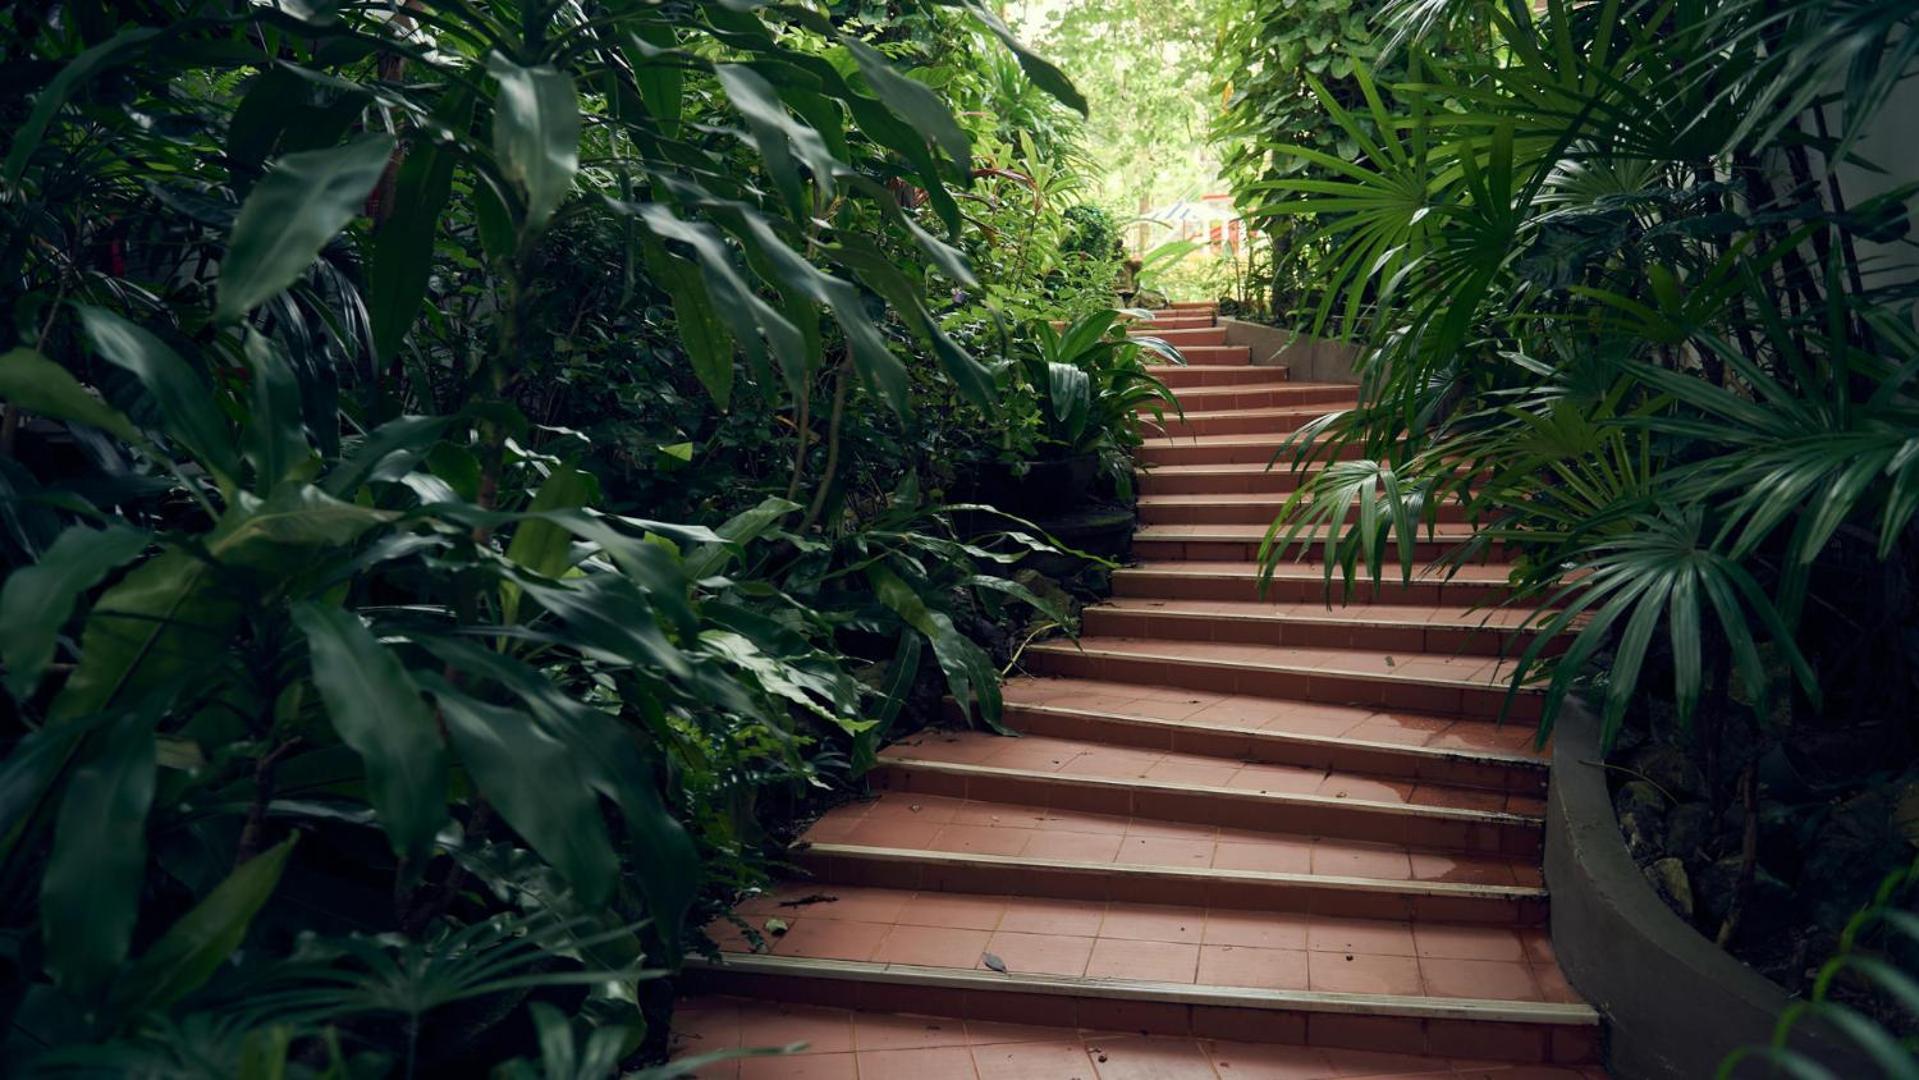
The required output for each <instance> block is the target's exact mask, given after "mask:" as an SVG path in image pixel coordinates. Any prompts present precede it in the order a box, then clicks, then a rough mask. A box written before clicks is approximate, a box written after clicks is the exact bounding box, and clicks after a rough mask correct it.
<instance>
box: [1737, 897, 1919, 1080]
mask: <svg viewBox="0 0 1919 1080" xmlns="http://www.w3.org/2000/svg"><path fill="white" fill-rule="evenodd" d="M1915 880H1919V863H1915V864H1913V865H1912V866H1909V867H1907V868H1906V869H1904V870H1900V871H1895V872H1894V873H1892V874H1889V875H1887V876H1886V879H1885V880H1884V881H1882V882H1880V883H1879V889H1878V891H1877V892H1876V893H1875V894H1874V896H1873V898H1872V901H1871V902H1870V903H1868V904H1867V905H1866V906H1865V907H1862V908H1860V909H1859V910H1858V911H1857V912H1855V913H1854V914H1853V916H1852V918H1851V919H1849V920H1847V922H1846V929H1845V931H1844V933H1843V934H1841V935H1840V940H1839V949H1838V951H1837V952H1835V953H1834V954H1833V955H1832V957H1831V958H1830V959H1828V960H1827V961H1826V962H1825V963H1824V964H1822V965H1820V967H1819V974H1818V976H1817V977H1816V978H1815V979H1814V980H1813V984H1812V992H1811V993H1809V994H1807V995H1806V997H1805V998H1804V999H1803V1000H1800V1001H1795V1002H1793V1003H1791V1004H1790V1005H1787V1006H1786V1009H1785V1011H1784V1012H1782V1013H1780V1014H1779V1020H1778V1022H1777V1023H1776V1024H1775V1025H1774V1028H1773V1037H1772V1042H1770V1043H1769V1044H1767V1045H1765V1046H1742V1047H1740V1048H1739V1049H1737V1050H1735V1051H1733V1052H1732V1053H1730V1054H1728V1055H1726V1059H1725V1060H1724V1061H1722V1062H1721V1063H1720V1065H1719V1073H1718V1075H1719V1077H1720V1080H1729V1078H1731V1077H1734V1076H1742V1075H1750V1074H1751V1072H1752V1070H1750V1069H1742V1068H1741V1066H1742V1065H1744V1064H1745V1063H1746V1062H1749V1061H1758V1062H1764V1063H1766V1064H1768V1065H1770V1066H1771V1067H1772V1068H1771V1070H1770V1071H1771V1072H1772V1073H1773V1074H1775V1075H1777V1074H1782V1073H1783V1074H1784V1075H1787V1076H1793V1077H1803V1078H1806V1080H1826V1078H1829V1077H1834V1076H1836V1075H1838V1074H1836V1073H1834V1072H1833V1071H1832V1070H1831V1069H1829V1068H1827V1067H1826V1064H1824V1063H1822V1062H1821V1061H1820V1060H1819V1055H1818V1053H1817V1052H1816V1051H1813V1050H1811V1049H1809V1048H1807V1047H1804V1046H1795V1045H1794V1044H1793V1038H1794V1033H1795V1032H1796V1031H1802V1030H1804V1029H1805V1027H1806V1026H1807V1025H1809V1024H1820V1025H1822V1026H1823V1027H1824V1028H1825V1029H1826V1030H1828V1031H1832V1032H1837V1033H1838V1034H1839V1035H1840V1036H1841V1037H1843V1038H1844V1039H1845V1041H1846V1042H1849V1043H1851V1044H1852V1045H1853V1046H1855V1047H1856V1048H1858V1049H1859V1050H1860V1051H1862V1052H1863V1053H1864V1054H1865V1055H1866V1056H1867V1057H1869V1058H1870V1059H1871V1060H1872V1063H1873V1064H1874V1065H1876V1066H1878V1067H1879V1068H1880V1069H1881V1070H1882V1072H1883V1073H1884V1075H1886V1076H1888V1077H1896V1078H1903V1077H1910V1076H1919V1052H1915V1048H1914V1043H1913V1039H1912V1037H1911V1036H1910V1035H1907V1036H1905V1037H1901V1036H1900V1035H1899V1034H1898V1033H1897V1031H1896V1030H1895V1028H1894V1027H1889V1026H1887V1025H1885V1024H1882V1023H1881V1022H1880V1021H1879V1020H1877V1019H1875V1018H1874V1017H1873V1016H1871V1015H1869V1014H1867V1013H1865V1012H1862V1011H1861V1010H1860V1008H1859V1007H1858V1006H1859V1004H1861V1002H1862V1001H1870V1000H1871V998H1872V997H1873V996H1875V995H1876V996H1878V997H1879V998H1880V999H1881V1000H1884V1001H1889V1002H1892V1003H1893V1006H1892V1010H1893V1011H1896V1012H1900V1013H1903V1014H1904V1015H1905V1018H1906V1021H1907V1023H1908V1024H1909V1023H1910V1022H1911V1021H1915V1020H1919V982H1915V981H1914V980H1913V977H1912V974H1911V970H1912V961H1911V958H1912V956H1913V951H1914V949H1915V947H1919V917H1916V916H1915V915H1914V914H1913V912H1912V911H1911V899H1912V889H1913V883H1914V882H1915ZM1875 945H1876V946H1878V947H1877V948H1874V947H1873V946H1875ZM1842 998H1851V999H1852V1003H1851V1004H1848V1002H1847V1001H1846V1000H1843V999H1842Z"/></svg>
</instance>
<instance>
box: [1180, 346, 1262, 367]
mask: <svg viewBox="0 0 1919 1080" xmlns="http://www.w3.org/2000/svg"><path fill="white" fill-rule="evenodd" d="M1179 355H1180V356H1181V357H1184V358H1185V360H1186V362H1187V363H1189V364H1241V365H1249V364H1251V363H1252V362H1253V350H1251V349H1249V348H1247V347H1246V346H1244V345H1181V346H1180V347H1179Z"/></svg>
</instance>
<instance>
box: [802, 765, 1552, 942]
mask: <svg viewBox="0 0 1919 1080" xmlns="http://www.w3.org/2000/svg"><path fill="white" fill-rule="evenodd" d="M907 797H908V798H911V797H913V796H910V795H909V796H907ZM1068 838H1071V839H1076V840H1079V841H1082V842H1083V846H1085V847H1086V848H1088V849H1089V851H1090V852H1091V853H1093V854H1092V856H1091V857H1085V858H1082V857H1079V856H1074V857H1063V858H1048V857H1042V856H1037V855H979V854H973V853H969V852H954V851H926V850H923V849H920V848H882V847H870V846H866V845H860V844H837V843H820V844H814V845H812V846H810V847H808V848H806V849H805V850H803V851H799V852H797V853H795V855H794V861H795V864H796V865H798V866H800V867H802V868H803V869H805V870H806V871H807V872H808V873H810V874H812V875H813V880H814V881H815V882H818V883H831V884H836V885H866V886H881V887H885V888H894V889H918V890H923V891H929V892H962V893H970V892H1009V893H1017V894H1019V895H1021V896H1028V897H1043V898H1049V899H1054V900H1075V901H1082V902H1101V903H1103V902H1107V901H1114V902H1124V903H1154V904H1186V905H1196V906H1210V907H1213V908H1217V909H1221V910H1227V909H1231V910H1244V911H1255V912H1259V913H1261V914H1263V915H1272V914H1275V913H1278V912H1295V913H1302V914H1313V913H1317V914H1321V915H1341V916H1345V917H1349V918H1370V919H1412V918H1422V919H1436V920H1437V919H1443V920H1446V921H1449V922H1457V923H1471V924H1475V925H1487V926H1508V927H1510V926H1542V927H1543V926H1544V925H1545V921H1546V894H1545V891H1544V890H1543V889H1537V888H1528V887H1524V886H1518V885H1481V884H1475V883H1472V882H1434V881H1417V880H1412V879H1409V878H1404V877H1400V878H1368V877H1357V876H1353V875H1351V874H1320V873H1313V872H1310V871H1285V870H1239V869H1231V868H1227V869H1215V868H1212V867H1204V866H1179V865H1163V864H1158V863H1129V862H1123V861H1119V860H1118V859H1114V860H1110V861H1102V860H1100V859H1098V858H1097V857H1096V856H1097V855H1098V854H1104V848H1105V847H1106V846H1110V844H1101V843H1099V842H1098V841H1101V840H1106V839H1108V838H1105V837H1070V834H1068V835H1067V836H1062V837H1061V838H1060V840H1061V842H1062V843H1063V842H1064V841H1065V840H1066V839H1068ZM1360 848H1363V849H1364V850H1353V851H1351V852H1347V851H1345V850H1344V849H1360ZM1234 850H1237V851H1239V852H1241V853H1242V855H1241V856H1240V857H1241V858H1242V859H1244V858H1245V857H1246V855H1247V854H1251V853H1258V852H1261V851H1262V850H1263V849H1261V848H1258V847H1257V846H1253V845H1240V846H1239V847H1237V848H1236V849H1234ZM1123 854H1124V853H1123V852H1122V855H1123ZM1273 854H1274V855H1275V856H1283V857H1284V859H1288V860H1291V861H1296V862H1298V863H1300V864H1301V865H1305V864H1306V863H1307V862H1308V860H1309V858H1312V857H1316V856H1317V857H1321V858H1323V859H1324V860H1326V861H1333V862H1337V861H1339V856H1341V855H1342V854H1352V855H1355V856H1365V857H1370V858H1376V859H1377V860H1378V861H1379V862H1380V863H1381V864H1385V863H1388V862H1389V861H1392V860H1399V861H1404V860H1405V859H1406V857H1407V856H1406V855H1405V852H1404V849H1393V848H1387V847H1385V846H1382V845H1359V844H1356V843H1355V842H1352V841H1341V840H1334V839H1328V838H1321V839H1319V840H1318V841H1317V842H1315V841H1314V840H1313V838H1310V837H1303V838H1301V839H1300V841H1299V844H1298V846H1297V847H1296V848H1293V849H1291V850H1283V849H1275V850H1274V852H1273ZM1422 857H1423V858H1426V859H1429V860H1431V861H1433V862H1434V864H1435V865H1444V864H1445V863H1447V862H1448V861H1452V860H1468V859H1475V858H1477V859H1478V860H1479V863H1478V864H1468V863H1458V864H1457V865H1460V866H1467V865H1471V866H1472V867H1473V872H1484V873H1486V874H1488V875H1489V876H1490V875H1492V874H1494V873H1498V872H1500V871H1504V870H1506V869H1508V868H1507V867H1503V866H1499V865H1497V864H1496V863H1495V862H1494V861H1493V860H1491V859H1488V858H1486V857H1483V856H1480V857H1475V856H1467V855H1456V854H1453V853H1442V854H1433V855H1427V856H1422ZM1247 861H1250V860H1247ZM1274 861H1276V862H1278V861H1282V859H1280V858H1276V859H1275V860H1274ZM1387 868H1388V869H1390V867H1387ZM1467 872H1468V871H1466V870H1462V871H1461V873H1462V874H1463V873H1467Z"/></svg>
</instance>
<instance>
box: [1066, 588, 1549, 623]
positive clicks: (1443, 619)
mask: <svg viewBox="0 0 1919 1080" xmlns="http://www.w3.org/2000/svg"><path fill="white" fill-rule="evenodd" d="M1099 606H1100V607H1106V608H1114V609H1117V610H1120V611H1150V612H1155V613H1160V614H1166V615H1183V616H1201V617H1210V618H1221V619H1253V620H1258V621H1262V622H1278V621H1282V620H1296V621H1304V620H1311V621H1315V622H1327V623H1350V624H1359V625H1367V626H1400V627H1412V626H1441V627H1445V628H1448V629H1461V630H1481V629H1484V630H1523V629H1524V628H1525V627H1526V626H1527V625H1528V624H1529V623H1531V621H1532V619H1533V611H1532V610H1531V609H1530V608H1520V607H1505V608H1501V607H1481V608H1474V607H1471V606H1468V605H1466V604H1450V605H1445V604H1442V605H1437V606H1428V605H1425V604H1359V605H1344V606H1342V605H1338V604H1335V605H1332V606H1330V607H1329V606H1327V605H1325V604H1318V603H1305V604H1286V603H1265V602H1262V601H1258V600H1172V599H1166V600H1161V599H1155V598H1152V597H1142V596H1116V597H1113V598H1112V599H1110V600H1105V601H1102V602H1101V603H1100V605H1099Z"/></svg>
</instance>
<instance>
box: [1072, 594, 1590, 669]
mask: <svg viewBox="0 0 1919 1080" xmlns="http://www.w3.org/2000/svg"><path fill="white" fill-rule="evenodd" d="M1530 615H1531V612H1530V611H1525V610H1521V609H1517V608H1491V609H1487V610H1483V611H1473V610H1470V609H1467V608H1437V607H1428V606H1425V605H1412V604H1402V605H1393V604H1365V605H1359V606H1338V605H1335V606H1332V607H1327V606H1326V605H1324V604H1314V603H1302V604H1272V603H1260V602H1258V601H1251V600H1242V601H1224V600H1220V601H1210V602H1209V601H1204V600H1195V601H1180V600H1164V599H1142V598H1138V597H1117V598H1115V599H1114V600H1112V601H1110V602H1108V603H1105V604H1099V605H1096V606H1094V607H1089V608H1087V609H1086V610H1085V611H1084V612H1083V613H1082V615H1081V624H1080V625H1081V629H1082V631H1083V632H1084V633H1087V634H1091V635H1094V636H1096V637H1135V638H1173V639H1178V640H1182V641H1217V642H1226V643H1231V644H1238V645H1288V646H1290V645H1304V646H1309V647H1313V648H1327V649H1368V650H1376V651H1381V652H1393V651H1396V652H1402V653H1406V654H1413V653H1427V654H1431V655H1439V656H1507V657H1512V656H1518V655H1520V654H1521V653H1523V652H1524V651H1525V650H1526V649H1527V648H1528V647H1529V646H1530V645H1531V644H1532V642H1533V638H1534V636H1535V631H1534V630H1530V629H1528V628H1527V626H1526V623H1525V620H1526V619H1527V618H1528V617H1529V616H1530ZM1562 640H1568V639H1566V638H1565V636H1564V635H1562ZM1560 647H1561V648H1563V647H1564V646H1563V644H1562V645H1561V646H1560Z"/></svg>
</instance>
